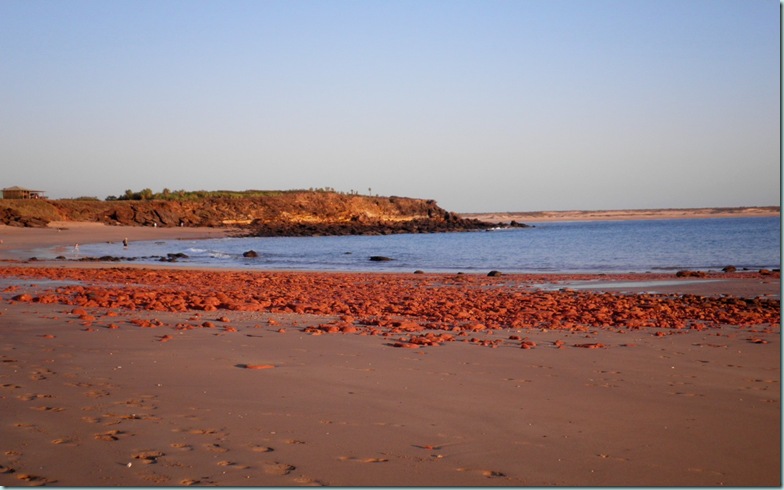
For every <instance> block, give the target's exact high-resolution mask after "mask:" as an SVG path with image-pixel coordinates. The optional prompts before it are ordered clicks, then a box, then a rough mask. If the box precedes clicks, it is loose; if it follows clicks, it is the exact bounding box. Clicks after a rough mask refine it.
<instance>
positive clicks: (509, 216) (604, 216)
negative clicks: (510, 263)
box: [461, 206, 781, 223]
mask: <svg viewBox="0 0 784 490" xmlns="http://www.w3.org/2000/svg"><path fill="white" fill-rule="evenodd" d="M780 214H781V207H779V206H755V207H736V208H686V209H623V210H606V211H531V212H498V213H462V214H461V216H463V217H464V218H475V219H478V220H481V221H486V222H490V223H503V222H509V221H517V222H522V223H534V222H547V221H623V220H647V219H688V218H750V217H773V216H780Z"/></svg>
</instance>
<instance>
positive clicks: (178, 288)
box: [0, 230, 781, 486]
mask: <svg viewBox="0 0 784 490" xmlns="http://www.w3.org/2000/svg"><path fill="white" fill-rule="evenodd" d="M26 231H28V230H24V232H26ZM157 231H163V230H157ZM69 238H70V237H69ZM89 238H90V237H88V239H89ZM104 238H105V237H104V236H101V237H98V236H96V235H93V238H92V239H94V240H103V239H104ZM170 238H171V237H170ZM121 239H122V238H120V240H121ZM18 240H19V241H18V242H16V243H17V245H15V246H19V245H18V244H20V243H22V242H24V240H25V238H20V239H18ZM28 240H29V239H28ZM87 241H88V240H86V239H82V240H81V242H83V243H87ZM8 243H9V242H8V239H6V240H5V241H4V245H8ZM26 243H27V244H28V245H27V246H30V245H29V244H30V241H28V242H26ZM23 254H24V252H23V253H22V255H23ZM9 256H10V255H6V256H4V257H5V258H6V261H5V262H3V263H0V327H1V328H0V338H2V342H0V410H1V411H2V413H3V414H4V416H3V422H2V424H0V484H2V485H5V486H19V485H23V486H26V485H40V484H50V485H61V486H92V485H99V486H114V485H127V486H143V485H165V486H180V485H232V486H240V485H250V486H288V485H337V486H357V485H359V486H379V485H383V486H400V485H416V486H467V485H471V486H543V485H567V486H576V485H598V486H611V485H622V486H647V485H668V486H670V485H675V486H681V485H703V486H714V485H733V486H755V485H764V486H780V485H781V400H780V382H781V372H780V365H781V345H780V326H779V323H780V310H779V304H780V303H779V301H778V297H779V288H780V280H779V278H778V277H777V276H772V275H761V274H758V273H735V274H712V275H711V276H710V277H708V278H706V279H705V280H695V279H690V280H688V279H679V280H675V279H674V278H673V277H672V276H664V275H651V274H639V275H624V276H612V277H610V278H608V277H606V276H602V277H597V276H566V275H562V276H558V275H547V276H525V275H520V276H516V275H514V276H513V275H508V276H500V277H486V276H480V275H451V274H421V275H415V274H408V275H402V274H330V273H286V272H280V273H272V272H238V271H214V270H210V271H199V270H179V269H178V270H174V269H167V268H165V267H160V268H149V267H133V268H131V267H119V268H118V267H114V266H109V265H103V266H101V265H100V264H89V265H82V264H77V265H76V266H74V265H73V264H70V265H69V264H67V263H66V264H63V263H54V262H52V263H49V264H46V263H36V264H32V263H31V264H25V263H20V262H12V261H9V260H10V259H8V257H9ZM32 265H35V267H32ZM619 281H620V282H622V284H619ZM586 284H588V285H590V286H591V287H590V288H586V289H580V288H581V287H584V286H585V285H586ZM552 286H555V288H553V287H552ZM559 286H562V287H559ZM548 287H549V288H550V289H553V290H548V289H547V288H548ZM645 291H649V292H645ZM650 291H655V292H650ZM742 298H747V299H748V301H746V300H745V299H742ZM754 298H756V300H755V299H754Z"/></svg>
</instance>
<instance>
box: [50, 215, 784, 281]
mask: <svg viewBox="0 0 784 490" xmlns="http://www.w3.org/2000/svg"><path fill="white" fill-rule="evenodd" d="M248 250H254V251H256V252H258V253H259V257H257V258H245V257H243V256H242V253H243V252H245V251H248ZM169 253H184V254H186V255H187V256H188V258H183V259H179V260H178V263H180V264H183V265H199V266H217V267H239V268H248V269H268V270H277V269H292V270H330V271H399V272H409V271H414V270H417V269H421V270H424V271H429V272H439V271H442V272H457V271H465V272H485V271H489V270H493V269H495V270H500V271H503V272H608V273H613V272H616V273H620V272H647V271H652V272H655V271H662V272H666V271H674V270H679V269H699V270H718V269H721V268H722V267H724V266H726V265H734V266H736V267H738V268H739V269H741V268H749V269H761V268H768V269H772V268H779V267H780V265H781V224H780V220H779V218H726V219H724V218H712V219H683V220H652V221H594V222H560V223H541V224H537V225H536V226H535V227H533V228H523V229H509V230H493V231H479V232H468V233H443V234H409V235H388V236H340V237H296V238H294V237H292V238H288V237H275V238H222V239H210V240H189V241H184V240H168V241H157V242H132V243H131V244H130V246H129V247H128V248H127V249H124V248H123V246H122V244H120V243H113V244H106V243H104V244H92V245H87V244H85V245H82V246H81V250H80V256H93V257H101V256H105V255H112V256H117V257H148V258H147V259H145V260H139V259H137V261H136V262H137V263H138V262H150V263H157V258H156V257H155V256H157V257H160V256H166V255H167V254H169ZM374 255H380V256H385V257H389V258H391V259H393V260H391V261H388V262H371V261H370V260H369V258H370V257H371V256H374ZM49 256H50V258H53V257H54V253H53V252H52V253H49ZM39 257H47V253H44V254H40V255H39ZM67 258H73V257H71V256H68V257H67Z"/></svg>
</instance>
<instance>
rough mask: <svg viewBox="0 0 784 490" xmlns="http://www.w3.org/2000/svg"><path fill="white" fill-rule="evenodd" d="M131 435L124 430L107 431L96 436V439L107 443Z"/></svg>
mask: <svg viewBox="0 0 784 490" xmlns="http://www.w3.org/2000/svg"><path fill="white" fill-rule="evenodd" d="M126 435H130V434H128V433H127V432H125V431H124V430H107V431H106V432H100V433H98V434H95V435H94V437H95V439H97V440H99V441H107V442H114V441H117V440H119V439H120V437H122V436H126Z"/></svg>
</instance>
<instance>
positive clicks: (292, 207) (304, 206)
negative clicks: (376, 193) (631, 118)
mask: <svg viewBox="0 0 784 490" xmlns="http://www.w3.org/2000/svg"><path fill="white" fill-rule="evenodd" d="M51 221H88V222H101V223H106V224H111V225H130V226H164V227H170V226H209V227H221V226H239V227H242V228H243V229H245V230H246V233H247V234H249V235H263V236H271V235H318V234H332V235H334V234H376V233H416V232H420V233H421V232H439V231H461V230H472V229H482V228H488V227H490V226H492V225H490V224H488V223H484V222H481V221H478V220H475V219H464V218H461V217H460V216H458V215H456V214H454V213H451V212H449V211H446V210H444V209H442V208H440V207H439V206H438V205H437V204H436V203H435V201H432V200H424V199H412V198H405V197H371V196H358V195H344V194H338V193H333V192H318V191H313V192H311V191H302V192H281V193H278V194H272V195H265V196H259V197H242V198H230V197H208V198H203V199H198V200H192V201H176V200H149V201H90V200H16V199H6V200H0V222H2V223H4V224H7V225H12V226H46V224H47V223H49V222H51Z"/></svg>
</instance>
